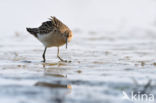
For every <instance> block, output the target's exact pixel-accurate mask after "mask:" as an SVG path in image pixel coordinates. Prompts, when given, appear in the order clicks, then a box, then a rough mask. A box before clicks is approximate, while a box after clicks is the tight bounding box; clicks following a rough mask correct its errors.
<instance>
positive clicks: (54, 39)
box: [37, 32, 65, 47]
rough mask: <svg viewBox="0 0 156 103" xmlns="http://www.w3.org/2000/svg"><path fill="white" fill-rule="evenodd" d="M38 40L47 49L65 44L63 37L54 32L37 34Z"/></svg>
mask: <svg viewBox="0 0 156 103" xmlns="http://www.w3.org/2000/svg"><path fill="white" fill-rule="evenodd" d="M37 38H38V40H39V41H40V42H41V43H42V44H43V45H44V46H46V47H52V46H61V45H64V44H65V40H64V39H63V36H62V35H60V34H58V33H54V32H50V33H47V34H37Z"/></svg>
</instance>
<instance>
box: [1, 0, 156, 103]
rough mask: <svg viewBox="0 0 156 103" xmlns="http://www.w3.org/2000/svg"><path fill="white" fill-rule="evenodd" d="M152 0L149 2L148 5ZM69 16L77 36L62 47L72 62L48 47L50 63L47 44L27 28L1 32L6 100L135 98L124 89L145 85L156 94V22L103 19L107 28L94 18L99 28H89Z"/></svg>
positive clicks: (65, 102)
mask: <svg viewBox="0 0 156 103" xmlns="http://www.w3.org/2000/svg"><path fill="white" fill-rule="evenodd" d="M112 1H113V0H112ZM112 1H111V2H112ZM88 2H89V1H88ZM101 2H102V1H101ZM103 2H104V3H106V1H103ZM122 2H123V1H122ZM129 2H130V1H129ZM150 2H151V1H150ZM150 2H148V1H146V3H149V4H147V6H149V5H151V4H150ZM57 3H59V2H57ZM70 3H71V2H70ZM123 3H125V2H123ZM138 3H140V1H139V0H138ZM154 3H155V2H154ZM6 4H7V2H6ZM79 4H81V3H79ZM93 4H94V2H93V1H92V2H91V4H90V5H93ZM112 4H114V3H112ZM132 4H133V3H132ZM39 5H40V4H38V6H39ZM97 5H99V3H97ZM84 8H85V7H84ZM88 8H90V6H88ZM106 8H107V7H106ZM85 10H86V9H85ZM87 10H88V9H87ZM87 10H86V11H87ZM79 13H80V12H79ZM45 14H46V13H45ZM47 14H48V13H47ZM36 15H39V14H38V13H37V14H36ZM58 15H59V14H58ZM59 16H61V15H59ZM94 16H95V17H97V16H96V15H94ZM86 17H87V16H86ZM65 18H66V17H65ZM29 19H30V18H29ZM32 19H33V17H32ZM30 20H31V19H30ZM79 20H80V21H81V19H79ZM91 20H92V19H91ZM97 20H98V19H97ZM136 20H137V19H136ZM67 21H69V23H71V24H70V25H73V28H72V29H73V34H74V38H73V39H72V41H71V43H69V45H68V49H67V50H66V49H65V46H63V47H61V53H60V54H61V57H62V58H64V59H67V60H71V61H72V62H71V63H64V62H59V60H58V59H57V57H56V53H57V48H48V51H47V53H46V58H47V62H46V63H42V62H41V61H42V52H43V49H44V47H43V46H42V44H41V43H40V42H39V41H37V40H36V39H35V38H34V37H33V36H31V35H28V33H26V32H25V31H22V32H15V33H13V32H12V33H10V34H9V31H8V32H6V35H0V37H1V38H0V41H1V42H0V90H1V92H0V100H1V101H2V102H3V103H10V102H12V103H34V102H36V103H51V102H52V103H53V102H56V103H73V102H74V103H95V102H97V103H131V102H132V101H129V100H123V99H122V96H123V91H125V92H126V93H128V94H130V93H131V92H132V91H134V92H144V91H145V87H146V86H147V89H146V91H145V92H146V93H150V94H153V95H154V96H156V76H155V73H156V70H155V69H156V57H155V55H156V48H155V47H156V41H155V40H156V31H155V29H153V28H154V27H155V25H153V24H152V25H151V24H150V25H148V26H147V27H143V26H142V24H139V26H140V27H135V26H136V25H135V26H134V27H131V26H128V27H122V26H123V24H122V23H121V24H119V26H117V27H113V28H112V27H110V28H109V26H110V25H108V27H107V26H106V25H101V24H100V20H99V21H97V22H98V23H99V25H101V27H103V26H105V27H107V28H105V29H101V28H99V27H98V26H99V25H98V23H97V24H96V23H95V24H94V25H95V27H96V26H97V29H91V27H83V26H84V25H83V26H82V27H74V26H75V25H76V24H74V23H73V22H72V20H71V22H70V20H67ZM80 21H78V22H80ZM84 21H85V20H84ZM84 21H83V22H84ZM103 22H106V23H107V22H110V21H107V20H106V19H104V20H103ZM110 24H111V22H110ZM132 24H133V23H132ZM23 25H24V23H23ZM79 25H81V23H79ZM112 25H114V24H112ZM124 25H129V24H127V23H125V24H124ZM19 28H20V26H19ZM114 28H115V29H114ZM127 28H128V29H127ZM20 30H22V29H21V28H20ZM1 33H4V32H2V31H1ZM135 103H140V102H139V101H135ZM141 103H143V101H141ZM145 103H146V102H145ZM151 103H152V102H151ZM153 103H154V102H153Z"/></svg>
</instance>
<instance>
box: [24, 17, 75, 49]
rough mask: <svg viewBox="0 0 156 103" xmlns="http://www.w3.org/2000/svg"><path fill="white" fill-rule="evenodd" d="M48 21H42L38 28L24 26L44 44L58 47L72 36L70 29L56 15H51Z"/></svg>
mask: <svg viewBox="0 0 156 103" xmlns="http://www.w3.org/2000/svg"><path fill="white" fill-rule="evenodd" d="M49 20H50V21H46V22H43V23H42V25H41V26H39V27H38V28H26V29H27V31H28V32H29V33H30V34H32V35H34V36H35V37H36V38H37V39H38V40H39V41H40V42H41V43H42V44H43V45H44V46H45V48H47V47H53V46H55V47H58V48H59V47H60V46H62V45H64V44H65V43H66V47H67V42H69V41H70V40H71V38H72V31H71V30H70V29H69V28H68V27H67V26H66V25H65V24H63V23H62V22H61V21H60V20H59V19H57V18H56V17H51V18H50V19H49Z"/></svg>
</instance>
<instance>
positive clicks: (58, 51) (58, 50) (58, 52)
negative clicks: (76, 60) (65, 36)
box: [57, 47, 67, 62]
mask: <svg viewBox="0 0 156 103" xmlns="http://www.w3.org/2000/svg"><path fill="white" fill-rule="evenodd" d="M59 54H60V49H59V47H58V48H57V57H58V58H59V59H60V60H61V61H62V62H67V60H63V59H62V58H61V57H60V56H59Z"/></svg>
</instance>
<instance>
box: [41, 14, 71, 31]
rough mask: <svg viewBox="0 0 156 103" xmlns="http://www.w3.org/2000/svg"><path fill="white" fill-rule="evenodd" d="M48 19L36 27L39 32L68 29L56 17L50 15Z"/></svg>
mask: <svg viewBox="0 0 156 103" xmlns="http://www.w3.org/2000/svg"><path fill="white" fill-rule="evenodd" d="M49 20H50V21H46V22H43V23H42V25H41V26H40V27H39V28H38V29H39V33H40V34H46V33H49V32H51V31H54V30H55V31H58V32H62V33H63V32H65V31H66V30H67V29H69V28H68V27H67V26H66V25H65V24H63V23H62V22H61V21H60V20H59V19H57V18H56V17H52V16H51V18H50V19H49Z"/></svg>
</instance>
